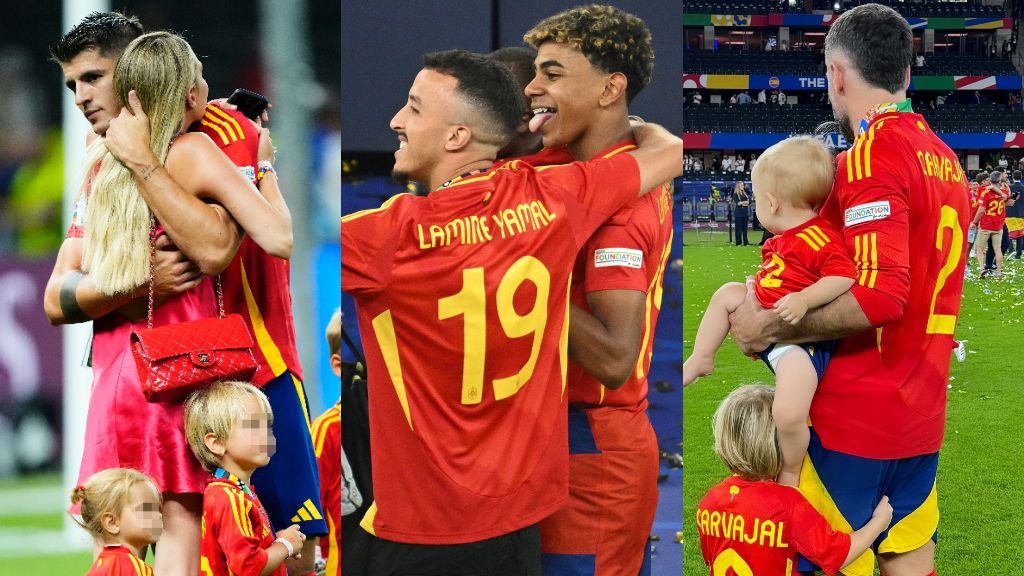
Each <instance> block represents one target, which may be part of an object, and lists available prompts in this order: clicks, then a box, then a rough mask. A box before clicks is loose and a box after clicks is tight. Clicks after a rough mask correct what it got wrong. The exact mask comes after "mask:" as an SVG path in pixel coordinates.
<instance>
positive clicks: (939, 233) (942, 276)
mask: <svg viewBox="0 0 1024 576" xmlns="http://www.w3.org/2000/svg"><path fill="white" fill-rule="evenodd" d="M946 228H949V231H950V239H949V252H946V263H945V264H943V265H942V268H940V269H939V276H938V278H937V279H936V280H935V290H934V291H932V304H931V307H930V308H929V309H928V326H927V327H926V328H925V333H926V334H952V333H953V330H954V329H955V328H956V314H936V313H935V303H936V301H937V300H938V297H939V292H941V291H942V288H943V287H944V286H945V285H946V280H947V279H948V278H949V275H950V274H952V273H953V270H955V269H956V266H957V264H959V263H960V253H961V252H962V251H963V248H964V231H963V229H962V228H960V219H959V216H958V215H957V212H956V210H954V209H953V207H951V206H946V205H943V206H942V213H941V215H940V216H939V228H938V230H936V231H935V249H936V250H938V251H939V252H940V253H941V252H942V251H943V248H944V244H945V242H943V239H944V238H945V234H943V230H945V229H946Z"/></svg>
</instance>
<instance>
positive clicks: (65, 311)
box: [60, 270, 92, 324]
mask: <svg viewBox="0 0 1024 576" xmlns="http://www.w3.org/2000/svg"><path fill="white" fill-rule="evenodd" d="M84 277H85V275H84V274H82V272H81V271H80V270H74V271H72V272H70V273H69V274H68V277H67V278H66V279H65V280H64V283H63V284H61V286H60V313H61V314H62V315H63V316H64V320H65V321H66V322H68V323H69V324H78V323H79V322H88V321H90V320H92V318H90V317H89V315H88V314H86V313H85V311H84V310H82V307H81V306H79V305H78V284H79V283H81V281H82V278H84Z"/></svg>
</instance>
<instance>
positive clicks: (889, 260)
mask: <svg viewBox="0 0 1024 576" xmlns="http://www.w3.org/2000/svg"><path fill="white" fill-rule="evenodd" d="M966 188H967V178H966V176H965V175H964V172H963V170H962V169H961V168H960V164H959V162H958V161H957V158H956V155H955V154H953V152H952V151H951V150H950V149H949V147H947V146H946V145H945V144H944V143H943V142H942V141H941V140H940V139H939V138H938V136H936V135H935V133H934V132H932V131H931V129H930V128H929V127H928V125H927V124H926V123H925V121H924V118H923V117H921V116H920V115H919V114H913V113H888V114H881V115H879V116H878V117H876V118H875V119H874V120H873V121H872V122H871V123H870V124H869V128H868V130H866V131H864V132H863V133H862V134H861V135H860V136H858V138H857V139H856V140H855V141H854V143H853V146H852V148H851V149H850V150H848V151H846V152H843V153H841V154H840V155H839V158H838V165H837V171H836V180H835V185H834V187H833V190H832V194H831V195H830V196H829V197H828V199H827V200H826V202H825V205H824V206H823V207H822V210H821V215H822V217H824V218H825V219H826V220H827V221H829V222H830V223H832V225H833V226H835V227H836V229H838V230H841V231H842V235H843V241H844V242H845V244H846V250H847V252H848V253H850V254H852V255H853V257H854V264H855V265H856V266H857V278H856V283H855V284H854V286H853V288H852V289H851V293H852V294H853V295H854V296H855V297H856V298H857V301H858V303H859V304H860V307H861V309H862V310H863V311H864V314H865V315H866V316H867V318H868V320H869V321H870V322H871V324H872V325H874V326H876V327H877V328H875V329H873V330H868V331H865V332H862V333H860V334H854V335H851V336H848V337H846V338H844V339H843V340H842V341H841V343H840V344H839V347H838V349H837V351H836V353H835V355H833V356H832V360H831V362H830V363H829V366H828V369H827V370H826V371H825V376H824V377H823V378H822V380H821V383H820V384H818V390H817V392H816V393H815V395H814V401H813V402H812V404H811V413H810V414H811V421H812V422H813V424H814V427H815V429H816V430H817V432H818V435H819V436H820V437H821V440H822V444H824V446H825V447H826V448H828V449H830V450H838V451H840V452H845V453H848V454H853V455H856V456H862V457H865V458H876V459H895V458H905V457H910V456H916V455H921V454H930V453H933V452H936V451H938V449H939V446H940V445H941V443H942V433H943V426H944V424H945V420H946V385H947V382H948V378H949V360H950V354H949V350H950V348H952V346H953V330H954V329H955V328H956V320H957V315H958V314H959V311H960V295H961V292H962V291H963V281H964V264H965V261H966V252H965V247H966V241H967V234H966V232H967V227H968V224H969V223H970V220H971V216H972V215H971V214H970V211H969V208H968V196H967V190H965V189H966Z"/></svg>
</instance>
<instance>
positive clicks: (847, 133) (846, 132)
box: [814, 113, 854, 144]
mask: <svg viewBox="0 0 1024 576" xmlns="http://www.w3.org/2000/svg"><path fill="white" fill-rule="evenodd" d="M834 114H835V116H836V119H835V120H830V121H828V122H822V123H821V124H818V127H817V128H815V129H814V134H815V135H818V136H821V135H823V134H841V135H842V136H843V138H845V139H846V142H847V143H848V144H853V140H854V134H853V129H852V128H850V121H849V118H848V117H847V116H845V115H841V114H838V113H834Z"/></svg>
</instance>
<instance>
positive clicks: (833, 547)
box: [788, 492, 850, 576]
mask: <svg viewBox="0 0 1024 576" xmlns="http://www.w3.org/2000/svg"><path fill="white" fill-rule="evenodd" d="M791 500H792V501H791V502H789V506H788V510H789V518H790V522H791V524H790V526H791V528H790V539H791V540H790V542H792V543H793V547H794V548H796V550H797V552H800V553H801V554H803V555H804V556H806V557H807V559H808V560H810V561H811V562H814V563H815V564H817V565H818V566H820V567H821V569H822V570H824V571H825V573H826V574H829V575H830V576H831V575H832V574H835V573H837V572H839V569H840V568H842V566H843V562H845V561H846V555H847V554H849V553H850V535H849V534H847V533H845V532H839V531H838V530H834V529H833V528H832V526H830V525H829V523H828V520H826V519H825V517H824V516H822V515H821V513H820V512H818V511H817V510H815V509H814V507H813V506H811V504H810V503H809V502H808V501H807V500H806V499H805V498H804V497H803V495H801V494H800V493H799V492H797V493H796V495H795V497H794V498H791Z"/></svg>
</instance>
